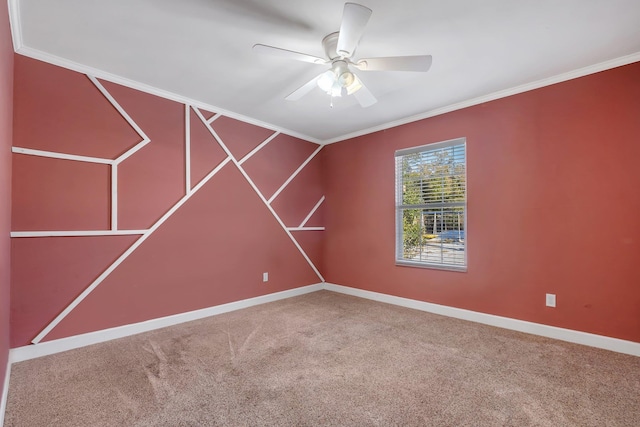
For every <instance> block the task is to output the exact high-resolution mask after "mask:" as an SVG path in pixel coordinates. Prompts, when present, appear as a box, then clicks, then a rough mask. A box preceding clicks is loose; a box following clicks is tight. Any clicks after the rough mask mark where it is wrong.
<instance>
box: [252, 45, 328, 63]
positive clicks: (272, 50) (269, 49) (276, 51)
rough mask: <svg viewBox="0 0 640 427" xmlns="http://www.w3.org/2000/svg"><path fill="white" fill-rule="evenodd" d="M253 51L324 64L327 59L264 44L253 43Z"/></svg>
mask: <svg viewBox="0 0 640 427" xmlns="http://www.w3.org/2000/svg"><path fill="white" fill-rule="evenodd" d="M253 51H254V52H256V53H262V54H265V55H272V56H281V57H283V58H289V59H295V60H296V61H304V62H310V63H312V64H326V63H327V61H326V60H325V59H322V58H318V57H317V56H312V55H307V54H306V53H300V52H294V51H292V50H287V49H281V48H279V47H273V46H267V45H264V44H256V45H253Z"/></svg>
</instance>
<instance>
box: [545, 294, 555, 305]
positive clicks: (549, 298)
mask: <svg viewBox="0 0 640 427" xmlns="http://www.w3.org/2000/svg"><path fill="white" fill-rule="evenodd" d="M555 306H556V294H547V307H555Z"/></svg>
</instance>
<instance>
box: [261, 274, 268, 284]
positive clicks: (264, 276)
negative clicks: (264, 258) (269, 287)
mask: <svg viewBox="0 0 640 427" xmlns="http://www.w3.org/2000/svg"><path fill="white" fill-rule="evenodd" d="M262 281H263V282H268V281H269V273H262Z"/></svg>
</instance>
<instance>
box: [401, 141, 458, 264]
mask: <svg viewBox="0 0 640 427" xmlns="http://www.w3.org/2000/svg"><path fill="white" fill-rule="evenodd" d="M454 145H464V152H465V168H464V181H465V197H464V224H465V230H464V265H447V264H439V263H429V262H422V261H409V260H405V259H402V253H403V249H404V248H403V244H402V232H403V230H402V210H401V209H400V204H399V203H398V201H399V195H400V194H402V183H401V181H400V180H398V170H397V166H396V165H397V163H396V158H397V157H400V156H405V155H407V154H413V153H418V152H421V151H425V150H437V149H439V148H447V147H451V146H454ZM393 161H394V171H395V175H394V179H395V181H396V191H395V195H394V198H395V200H394V207H395V211H396V249H395V260H396V265H397V266H400V267H418V268H428V269H435V270H446V271H454V272H466V271H467V268H468V266H469V255H468V250H467V249H468V247H469V245H468V243H469V234H468V233H467V224H468V223H467V201H468V200H469V186H468V180H467V166H468V163H467V139H466V138H464V137H462V138H455V139H450V140H447V141H441V142H434V143H431V144H425V145H420V146H418V147H411V148H405V149H402V150H396V152H395V155H394V158H393Z"/></svg>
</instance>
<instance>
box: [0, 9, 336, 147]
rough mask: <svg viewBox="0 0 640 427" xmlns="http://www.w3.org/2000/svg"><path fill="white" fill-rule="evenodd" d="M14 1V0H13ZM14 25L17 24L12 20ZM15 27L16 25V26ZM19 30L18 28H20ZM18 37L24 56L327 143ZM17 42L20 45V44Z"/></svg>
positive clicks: (281, 131) (309, 139)
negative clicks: (34, 45)
mask: <svg viewBox="0 0 640 427" xmlns="http://www.w3.org/2000/svg"><path fill="white" fill-rule="evenodd" d="M10 1H11V0H10ZM12 25H13V24H12ZM12 28H13V27H12ZM16 32H18V31H17V30H16ZM17 40H18V39H15V38H14V48H15V51H16V53H18V54H20V55H22V56H26V57H29V58H33V59H37V60H39V61H43V62H46V63H49V64H53V65H57V66H58V67H62V68H66V69H68V70H72V71H76V72H79V73H82V74H87V75H89V76H92V77H96V78H99V79H101V80H105V81H108V82H111V83H115V84H118V85H121V86H125V87H128V88H131V89H135V90H138V91H140V92H145V93H148V94H151V95H155V96H159V97H161V98H165V99H169V100H171V101H175V102H179V103H181V104H187V105H191V106H193V107H196V108H198V109H202V110H207V111H211V112H214V113H218V114H221V115H223V116H226V117H229V118H232V119H236V120H239V121H241V122H245V123H249V124H252V125H255V126H259V127H261V128H265V129H269V130H272V131H274V132H279V133H281V134H285V135H289V136H292V137H294V138H299V139H302V140H305V141H308V142H311V143H314V144H318V145H323V144H322V141H321V140H319V139H317V138H313V137H310V136H308V135H303V134H301V133H299V132H295V131H292V130H290V129H286V128H282V127H279V126H276V125H273V124H271V123H266V122H263V121H260V120H257V119H254V118H251V117H247V116H244V115H242V114H239V113H235V112H233V111H229V110H226V109H224V108H220V107H217V106H215V105H211V104H207V103H204V102H202V101H198V100H196V99H192V98H188V97H186V96H183V95H179V94H177V93H173V92H170V91H167V90H164V89H159V88H157V87H154V86H151V85H148V84H145V83H140V82H138V81H135V80H131V79H128V78H126V77H122V76H119V75H116V74H112V73H109V72H107V71H103V70H100V69H98V68H93V67H90V66H88V65H84V64H80V63H78V62H74V61H71V60H69V59H66V58H62V57H60V56H56V55H52V54H50V53H47V52H43V51H41V50H38V49H33V48H30V47H27V46H24V45H20V44H19V43H21V40H20V41H19V42H17ZM16 46H17V47H16Z"/></svg>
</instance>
